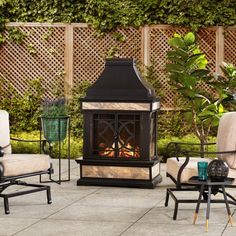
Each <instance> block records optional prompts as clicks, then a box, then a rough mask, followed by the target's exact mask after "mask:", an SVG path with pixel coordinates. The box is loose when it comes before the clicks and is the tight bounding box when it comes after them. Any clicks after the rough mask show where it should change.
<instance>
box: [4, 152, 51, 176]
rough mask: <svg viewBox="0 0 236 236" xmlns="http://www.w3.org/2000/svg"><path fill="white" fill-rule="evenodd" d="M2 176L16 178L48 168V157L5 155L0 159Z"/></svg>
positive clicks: (38, 155)
mask: <svg viewBox="0 0 236 236" xmlns="http://www.w3.org/2000/svg"><path fill="white" fill-rule="evenodd" d="M0 165H2V166H3V176H4V177H10V176H18V175H24V174H30V173H34V172H38V171H47V170H48V169H49V168H50V157H49V155H45V154H5V155H4V156H3V157H2V158H0Z"/></svg>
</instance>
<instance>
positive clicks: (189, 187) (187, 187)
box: [165, 142, 236, 220]
mask: <svg viewBox="0 0 236 236" xmlns="http://www.w3.org/2000/svg"><path fill="white" fill-rule="evenodd" d="M215 144H216V143H205V144H203V146H209V145H215ZM172 145H173V146H174V150H173V149H172V150H170V147H171V146H172ZM182 145H184V146H189V145H190V146H193V145H194V146H195V145H197V146H199V145H201V144H197V143H184V142H170V143H169V144H168V145H167V148H166V149H167V153H168V154H169V157H174V156H175V157H176V159H177V161H179V157H180V156H181V155H183V156H184V157H185V158H186V159H185V161H184V163H183V164H182V166H181V167H180V169H179V172H178V174H177V179H175V178H174V177H173V176H171V175H170V174H169V173H166V176H167V177H170V178H171V180H172V181H173V182H174V183H175V185H176V187H175V188H167V190H166V199H165V206H166V207H167V206H168V203H169V196H171V197H172V199H173V200H174V202H175V207H174V213H173V220H176V219H177V214H178V207H179V204H180V203H198V201H199V200H198V199H178V198H177V197H176V196H175V194H174V192H177V191H199V192H200V187H199V186H196V185H194V184H191V183H181V175H182V172H183V170H184V168H185V167H186V166H187V165H188V163H189V161H190V158H191V157H190V154H195V155H196V154H199V155H200V156H201V158H204V156H205V155H209V154H227V153H236V150H232V151H223V152H208V151H193V150H187V149H182V148H181V146H182ZM235 187H236V186H233V185H230V186H227V188H235ZM217 192H219V193H222V194H224V193H223V192H222V191H221V190H218V191H217ZM226 195H227V197H229V198H230V199H231V200H228V203H229V204H233V205H236V199H235V198H234V197H233V196H232V195H230V194H229V193H227V192H226ZM202 196H203V199H202V200H201V201H200V202H201V203H207V202H208V189H207V188H206V189H204V190H203V194H202ZM211 202H212V203H225V200H221V199H219V200H218V199H217V200H211Z"/></svg>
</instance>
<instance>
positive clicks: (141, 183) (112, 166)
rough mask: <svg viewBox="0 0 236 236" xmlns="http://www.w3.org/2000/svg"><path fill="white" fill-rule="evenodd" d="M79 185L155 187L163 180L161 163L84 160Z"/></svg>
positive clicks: (81, 160)
mask: <svg viewBox="0 0 236 236" xmlns="http://www.w3.org/2000/svg"><path fill="white" fill-rule="evenodd" d="M76 162H77V163H79V164H80V179H78V181H77V185H99V186H120V187H136V188H154V187H155V186H156V185H157V184H158V183H160V182H161V181H162V177H161V175H160V163H159V161H158V160H156V161H135V162H134V161H131V160H127V161H121V160H117V161H114V160H94V159H93V160H88V159H87V160H83V159H76Z"/></svg>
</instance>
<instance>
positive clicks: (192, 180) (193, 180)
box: [188, 176, 234, 186]
mask: <svg viewBox="0 0 236 236" xmlns="http://www.w3.org/2000/svg"><path fill="white" fill-rule="evenodd" d="M233 182H234V178H225V179H224V180H223V181H212V180H211V179H210V178H209V179H207V180H199V179H198V176H193V177H191V178H190V179H189V180H188V183H189V184H193V185H212V186H213V185H216V186H217V185H223V186H228V185H232V183H233Z"/></svg>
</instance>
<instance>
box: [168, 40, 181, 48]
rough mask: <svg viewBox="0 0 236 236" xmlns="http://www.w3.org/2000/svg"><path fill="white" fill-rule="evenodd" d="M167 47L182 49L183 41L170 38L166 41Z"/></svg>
mask: <svg viewBox="0 0 236 236" xmlns="http://www.w3.org/2000/svg"><path fill="white" fill-rule="evenodd" d="M168 43H169V45H170V46H172V47H175V48H183V47H185V43H184V40H183V39H182V38H171V39H170V40H169V41H168Z"/></svg>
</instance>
